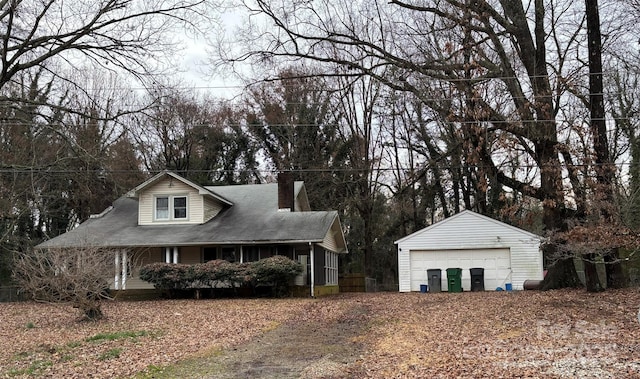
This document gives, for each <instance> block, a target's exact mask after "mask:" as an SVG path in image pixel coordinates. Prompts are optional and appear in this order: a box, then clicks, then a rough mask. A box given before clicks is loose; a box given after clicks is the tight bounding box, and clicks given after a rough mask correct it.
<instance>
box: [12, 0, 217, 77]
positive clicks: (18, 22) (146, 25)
mask: <svg viewBox="0 0 640 379" xmlns="http://www.w3.org/2000/svg"><path fill="white" fill-rule="evenodd" d="M204 3H205V2H204V1H202V0H188V1H180V0H169V1H161V2H159V1H143V0H133V1H132V0H100V1H94V0H78V1H59V0H45V1H39V0H3V1H0V30H1V33H0V62H1V64H2V67H1V68H0V88H3V87H4V86H5V84H7V83H8V82H9V81H11V80H13V79H14V78H15V77H16V75H17V74H18V73H20V72H22V71H26V70H31V69H33V68H36V67H48V68H49V69H50V70H51V72H52V74H54V76H56V75H59V74H60V73H59V72H54V71H55V70H52V69H51V65H52V63H53V61H55V60H57V61H58V62H65V63H66V64H69V65H71V66H77V65H79V64H80V65H81V64H82V62H83V60H85V58H88V59H89V60H91V61H92V62H94V63H95V64H97V65H98V66H101V67H104V68H107V69H110V70H122V71H124V72H129V73H132V74H134V75H136V76H142V75H145V74H148V73H150V72H151V71H150V68H151V66H152V65H153V64H156V63H157V62H158V60H159V59H161V58H163V57H170V56H171V55H172V53H173V52H174V51H175V48H174V47H175V46H173V44H172V43H171V41H173V40H174V38H171V36H170V35H169V34H168V33H169V32H172V31H173V30H172V28H173V27H174V26H175V25H178V24H179V25H180V26H181V27H184V28H191V29H192V30H194V29H195V25H197V22H198V20H199V19H200V18H201V17H202V16H203V15H204V12H202V11H203V10H202V9H201V8H200V7H201V6H203V5H204Z"/></svg>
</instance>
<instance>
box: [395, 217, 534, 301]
mask: <svg viewBox="0 0 640 379" xmlns="http://www.w3.org/2000/svg"><path fill="white" fill-rule="evenodd" d="M541 242H542V237H540V236H538V235H536V234H533V233H530V232H527V231H525V230H522V229H519V228H516V227H514V226H511V225H508V224H505V223H503V222H500V221H498V220H495V219H492V218H490V217H486V216H483V215H480V214H478V213H475V212H472V211H468V210H467V211H463V212H461V213H458V214H456V215H454V216H451V217H449V218H447V219H445V220H443V221H440V222H438V223H435V224H433V225H431V226H429V227H427V228H424V229H422V230H419V231H417V232H415V233H413V234H410V235H408V236H406V237H404V238H401V239H399V240H397V241H395V243H396V244H397V245H398V276H399V289H400V292H410V291H419V290H420V289H421V288H420V286H421V285H423V284H428V276H427V270H429V269H440V270H442V271H441V278H442V280H441V287H442V290H443V291H446V290H447V284H448V280H447V273H446V270H447V269H448V268H461V269H462V288H463V290H464V291H469V290H470V289H471V275H470V270H469V269H471V268H483V269H484V288H485V290H488V291H493V290H495V289H496V288H498V287H500V288H506V287H507V284H510V285H511V286H512V288H513V289H516V290H518V289H523V284H524V281H525V280H542V279H543V263H542V251H541V250H540V244H541ZM432 273H433V272H432Z"/></svg>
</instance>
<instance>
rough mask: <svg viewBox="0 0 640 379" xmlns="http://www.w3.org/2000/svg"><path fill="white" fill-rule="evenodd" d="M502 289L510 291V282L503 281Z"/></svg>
mask: <svg viewBox="0 0 640 379" xmlns="http://www.w3.org/2000/svg"><path fill="white" fill-rule="evenodd" d="M504 289H505V290H507V291H511V290H512V289H513V287H512V286H511V283H505V284H504Z"/></svg>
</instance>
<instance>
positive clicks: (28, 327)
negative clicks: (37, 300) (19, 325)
mask: <svg viewBox="0 0 640 379" xmlns="http://www.w3.org/2000/svg"><path fill="white" fill-rule="evenodd" d="M25 327H26V328H27V329H33V328H35V327H36V325H35V324H34V323H32V322H28V323H27V325H25Z"/></svg>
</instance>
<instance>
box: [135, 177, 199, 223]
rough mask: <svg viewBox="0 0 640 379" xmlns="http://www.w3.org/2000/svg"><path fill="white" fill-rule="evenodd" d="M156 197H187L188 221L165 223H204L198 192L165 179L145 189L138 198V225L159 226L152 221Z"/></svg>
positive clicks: (172, 180)
mask: <svg viewBox="0 0 640 379" xmlns="http://www.w3.org/2000/svg"><path fill="white" fill-rule="evenodd" d="M156 195H187V197H188V200H187V212H188V219H187V220H180V221H166V222H162V223H166V224H172V223H178V224H202V223H203V222H204V200H203V196H202V195H200V194H199V193H198V191H197V190H196V189H194V188H192V187H190V186H188V185H186V184H184V183H183V182H181V181H179V180H176V179H173V178H171V177H167V178H165V179H163V180H161V181H159V182H158V183H156V184H155V185H153V186H151V187H149V188H147V189H146V190H145V191H143V192H142V193H141V194H140V197H139V212H138V223H139V224H140V225H152V224H156V225H157V224H159V222H158V221H154V220H153V206H154V204H153V203H154V198H155V196H156Z"/></svg>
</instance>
